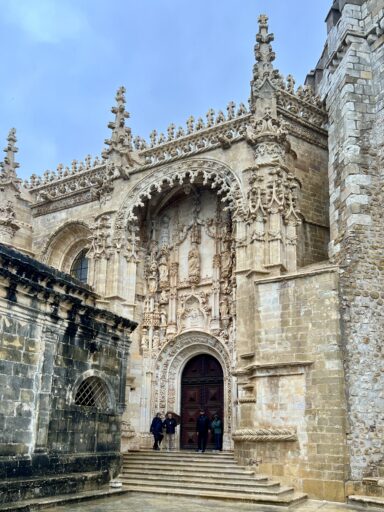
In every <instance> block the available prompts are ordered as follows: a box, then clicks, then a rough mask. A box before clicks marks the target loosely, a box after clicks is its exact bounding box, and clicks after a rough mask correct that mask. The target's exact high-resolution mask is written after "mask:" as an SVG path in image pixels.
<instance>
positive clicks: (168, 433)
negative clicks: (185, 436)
mask: <svg viewBox="0 0 384 512" xmlns="http://www.w3.org/2000/svg"><path fill="white" fill-rule="evenodd" d="M176 427H177V421H176V420H175V418H174V417H173V414H172V413H171V412H169V413H167V417H166V418H165V420H164V421H163V428H165V440H166V446H167V451H168V452H170V451H172V450H173V449H174V446H175V433H176Z"/></svg>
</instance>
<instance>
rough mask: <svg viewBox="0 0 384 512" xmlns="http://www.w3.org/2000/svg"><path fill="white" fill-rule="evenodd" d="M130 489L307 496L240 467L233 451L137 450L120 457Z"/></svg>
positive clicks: (267, 498) (255, 497)
mask: <svg viewBox="0 0 384 512" xmlns="http://www.w3.org/2000/svg"><path fill="white" fill-rule="evenodd" d="M120 479H121V481H122V483H123V486H124V488H125V489H127V490H129V491H136V492H145V493H155V494H167V495H178V496H193V497H200V498H212V499H221V500H232V501H241V502H252V503H258V504H264V505H274V506H283V507H284V506H285V507H287V506H291V505H295V504H298V503H300V502H302V501H303V500H305V499H306V498H307V495H306V494H303V493H298V492H295V491H294V489H293V487H287V486H282V485H280V483H279V482H276V481H272V480H269V479H268V478H267V477H265V476H261V475H257V474H255V472H254V471H253V470H252V469H250V468H248V467H245V466H239V465H238V464H237V463H236V461H235V459H234V457H233V453H230V452H226V453H195V452H188V451H180V452H164V451H158V452H156V451H139V452H129V453H126V454H124V456H123V468H122V473H121V477H120Z"/></svg>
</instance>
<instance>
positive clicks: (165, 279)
mask: <svg viewBox="0 0 384 512" xmlns="http://www.w3.org/2000/svg"><path fill="white" fill-rule="evenodd" d="M159 277H160V287H161V288H166V287H167V286H169V269H168V262H167V257H166V255H165V254H162V255H161V257H160V262H159Z"/></svg>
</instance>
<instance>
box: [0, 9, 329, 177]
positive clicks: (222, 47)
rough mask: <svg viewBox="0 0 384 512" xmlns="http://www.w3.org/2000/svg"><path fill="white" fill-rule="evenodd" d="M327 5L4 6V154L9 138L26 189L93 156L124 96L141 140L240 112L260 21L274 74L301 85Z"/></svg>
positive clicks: (0, 135)
mask: <svg viewBox="0 0 384 512" xmlns="http://www.w3.org/2000/svg"><path fill="white" fill-rule="evenodd" d="M331 3H332V1H331V0H193V1H192V0H190V1H187V0H0V9H1V10H0V12H1V17H0V48H1V66H2V73H1V85H0V147H1V148H2V147H5V142H6V136H7V133H8V131H9V129H10V128H12V127H15V128H16V130H17V137H18V147H19V153H18V155H17V158H18V161H19V162H20V164H21V168H20V171H19V173H20V175H21V176H22V177H28V176H30V175H31V174H32V173H33V172H34V173H37V174H42V173H43V172H44V171H45V170H46V169H56V167H57V164H58V163H63V164H64V165H69V164H70V162H71V160H72V159H74V158H76V159H78V160H81V159H83V158H84V157H85V155H86V154H88V153H90V154H92V155H93V156H95V155H99V154H100V152H101V150H102V148H103V145H104V139H105V138H106V137H108V136H109V130H108V128H107V123H108V121H109V120H111V119H113V115H112V114H111V112H110V108H111V106H112V105H113V104H114V101H115V100H114V96H115V92H116V89H117V88H118V87H119V86H120V85H124V86H125V87H126V89H127V93H126V98H127V110H128V111H129V112H130V113H131V118H130V119H129V120H128V122H129V125H130V126H131V128H132V131H133V134H134V135H140V136H144V137H145V138H147V139H148V135H149V133H150V131H152V130H153V129H154V128H156V129H157V131H158V132H160V131H166V128H167V126H168V125H169V124H170V123H171V122H173V123H175V124H176V125H180V124H184V123H185V121H186V119H187V118H188V117H189V116H190V115H193V116H194V117H195V118H197V117H198V116H205V113H206V112H207V110H208V109H209V108H214V109H215V110H219V109H223V110H225V108H226V105H227V103H228V101H230V100H233V101H235V102H236V103H239V102H241V101H242V102H244V103H246V102H247V100H248V97H249V81H250V79H251V75H252V66H253V63H254V53H253V46H254V44H255V34H256V32H257V30H258V27H257V17H258V15H259V14H260V13H266V14H267V15H268V16H269V26H270V31H271V32H274V34H275V41H274V43H273V46H274V50H275V52H276V55H277V58H276V61H275V67H277V68H279V69H280V71H281V72H282V73H283V74H284V75H287V74H289V73H292V74H293V75H294V77H295V78H296V81H297V84H299V83H303V81H304V79H305V76H306V74H307V72H308V71H309V70H310V69H311V68H313V67H314V66H315V65H316V62H317V60H318V58H319V57H320V54H321V51H322V48H323V45H324V42H325V36H326V29H325V23H324V18H325V16H326V14H327V12H328V10H329V8H330V5H331ZM2 158H3V156H0V159H2Z"/></svg>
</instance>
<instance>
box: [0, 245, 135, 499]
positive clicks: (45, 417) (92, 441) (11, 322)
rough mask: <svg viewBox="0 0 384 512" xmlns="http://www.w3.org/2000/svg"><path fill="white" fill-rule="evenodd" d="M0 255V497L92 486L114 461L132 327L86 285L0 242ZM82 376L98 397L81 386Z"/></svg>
mask: <svg viewBox="0 0 384 512" xmlns="http://www.w3.org/2000/svg"><path fill="white" fill-rule="evenodd" d="M0 261H1V263H0V355H1V362H0V382H1V391H0V395H1V399H0V422H1V431H0V475H1V480H2V481H3V487H2V489H1V490H2V491H4V492H2V493H1V496H2V501H7V500H13V499H19V498H23V497H31V496H36V495H46V494H50V493H53V492H54V493H59V492H67V491H70V492H72V491H76V490H77V489H82V488H84V486H85V485H87V486H92V485H93V486H97V485H99V484H100V483H102V482H103V481H104V482H105V481H107V480H108V479H109V478H110V477H111V476H112V475H113V474H116V472H117V471H118V469H119V465H120V453H119V452H120V419H121V414H122V412H123V410H124V407H125V395H124V393H125V378H126V364H127V356H128V347H129V338H128V336H129V334H130V332H131V331H132V330H133V329H134V327H135V324H134V323H133V322H130V321H129V320H126V319H123V318H121V317H117V316H116V315H113V314H111V313H109V312H108V311H105V310H101V309H98V308H96V307H95V299H96V295H95V294H94V293H93V292H92V291H91V290H90V289H89V287H87V286H84V285H81V284H80V283H78V282H76V281H75V280H73V279H71V278H70V277H69V276H68V275H66V274H63V273H61V272H59V271H55V270H53V269H52V268H50V267H48V266H46V265H42V264H40V263H37V262H36V261H35V260H33V259H31V258H29V257H27V256H24V255H22V254H21V253H18V252H17V251H14V250H12V249H9V248H6V247H5V246H3V245H0ZM90 378H91V379H92V378H93V379H94V380H93V381H90V380H89V379H90ZM87 379H88V381H87ZM95 379H99V380H97V382H96V380H95ZM87 382H88V383H89V382H91V384H92V383H95V382H96V384H97V386H98V388H97V389H98V390H99V394H98V395H97V396H96V392H95V391H94V390H95V389H96V388H92V390H88V392H87V393H85V394H84V393H83V394H82V393H81V389H84V387H86V386H87ZM96 384H94V385H96ZM92 393H93V394H92ZM92 400H93V401H92ZM65 473H67V475H65ZM60 474H61V475H62V479H61V480H60V478H58V475H60ZM71 474H72V476H71ZM73 474H76V475H75V476H73ZM30 477H39V478H37V479H36V480H35V483H34V484H33V485H31V481H29V483H27V482H24V481H23V478H24V479H26V478H30ZM13 478H18V480H17V485H16V484H15V483H12V479H13ZM71 478H72V480H71ZM41 479H43V480H44V479H48V480H49V479H51V480H50V482H49V483H47V482H45V484H44V485H42V480H41ZM70 481H71V482H72V483H71V484H70V485H69V483H68V482H70ZM15 482H16V480H15Z"/></svg>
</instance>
